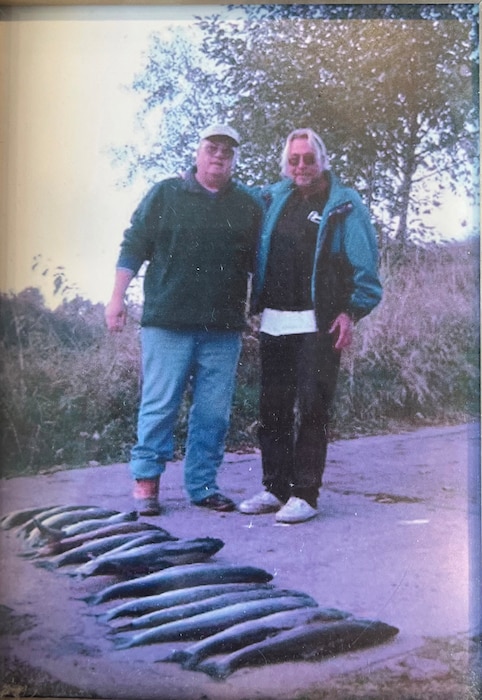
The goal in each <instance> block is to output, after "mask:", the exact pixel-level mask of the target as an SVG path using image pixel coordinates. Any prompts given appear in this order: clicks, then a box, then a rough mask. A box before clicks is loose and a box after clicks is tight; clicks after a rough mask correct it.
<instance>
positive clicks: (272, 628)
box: [159, 606, 351, 669]
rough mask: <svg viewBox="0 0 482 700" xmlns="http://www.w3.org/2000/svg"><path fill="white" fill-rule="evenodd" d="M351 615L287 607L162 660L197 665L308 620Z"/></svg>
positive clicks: (318, 608)
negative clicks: (209, 658)
mask: <svg viewBox="0 0 482 700" xmlns="http://www.w3.org/2000/svg"><path fill="white" fill-rule="evenodd" d="M348 617H351V615H350V613H347V612H343V611H342V610H337V609H336V608H322V607H319V606H318V607H316V608H297V609H295V610H283V611H282V612H276V613H273V614H272V615H265V616H264V617H261V618H260V619H258V620H247V621H246V622H239V623H238V624H236V625H232V626H231V627H228V629H226V630H222V631H221V632H218V633H217V634H213V635H211V636H210V637H207V638H206V639H202V640H201V641H199V642H196V643H194V644H190V645H189V646H188V647H185V648H184V649H175V650H174V651H173V652H171V653H170V654H168V656H165V657H164V658H162V659H159V661H160V662H168V661H177V662H179V663H181V664H182V666H183V668H188V669H193V668H195V667H196V666H197V664H198V663H199V662H200V661H202V660H203V659H205V658H206V657H208V656H214V655H215V654H221V653H223V654H227V653H229V652H232V651H236V650H237V649H240V648H241V647H245V646H248V645H249V644H254V643H255V642H261V641H263V639H266V638H267V637H271V636H273V635H274V634H276V633H278V632H280V631H282V630H288V629H292V628H293V627H297V626H299V625H303V624H306V623H308V622H317V621H332V620H344V619H346V618H348Z"/></svg>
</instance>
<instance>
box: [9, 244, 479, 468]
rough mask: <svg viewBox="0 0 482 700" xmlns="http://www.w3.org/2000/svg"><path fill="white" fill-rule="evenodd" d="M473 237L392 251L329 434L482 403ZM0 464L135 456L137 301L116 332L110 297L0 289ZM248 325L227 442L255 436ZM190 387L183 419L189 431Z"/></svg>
mask: <svg viewBox="0 0 482 700" xmlns="http://www.w3.org/2000/svg"><path fill="white" fill-rule="evenodd" d="M477 260H478V246H477V245H475V244H474V243H466V244H452V245H445V246H434V247H431V248H427V249H424V248H421V247H414V248H413V249H409V250H408V251H405V253H404V254H403V256H396V255H394V254H393V253H392V251H390V250H388V251H387V250H386V251H384V255H383V262H382V265H381V274H382V278H383V286H384V299H383V301H382V303H381V304H380V305H379V307H378V308H377V309H376V310H375V311H374V312H373V313H372V314H370V316H368V317H367V318H366V319H363V320H362V321H361V322H360V323H359V324H358V326H357V330H356V334H355V340H354V344H353V346H352V348H351V349H350V350H349V351H348V352H346V353H345V354H344V356H343V360H342V367H341V372H340V380H339V384H338V390H337V397H336V401H335V405H334V411H333V423H332V434H333V436H334V437H338V438H340V437H345V438H346V437H353V436H357V435H364V434H376V433H385V432H389V431H390V432H393V431H396V430H398V429H400V428H402V427H403V428H404V429H405V428H406V427H407V426H420V425H435V424H443V423H445V424H450V423H454V422H464V421H468V420H473V419H474V418H477V417H478V415H479V318H478V266H477V262H476V261H477ZM0 302H1V303H0V331H1V335H0V343H1V345H0V347H1V349H2V355H1V360H2V362H1V366H0V381H1V398H0V416H1V418H0V420H1V424H0V428H1V435H0V449H1V454H2V459H3V463H2V474H3V476H17V475H21V474H33V473H37V472H38V471H41V470H43V469H46V468H50V467H53V466H62V467H71V466H82V465H86V464H89V463H92V462H93V461H94V462H98V463H100V464H108V463H111V462H117V461H127V460H128V458H129V450H130V447H131V445H132V443H133V441H134V440H135V424H136V417H137V407H138V400H139V389H140V378H139V375H140V369H139V368H140V364H139V342H138V310H137V309H135V308H133V309H132V310H131V314H130V318H129V325H128V328H127V329H126V330H125V331H124V332H123V333H122V334H121V335H118V336H111V335H109V334H108V333H107V332H106V330H105V328H104V320H103V313H104V309H103V306H102V305H100V304H97V305H93V304H91V303H90V302H89V301H86V300H84V299H82V298H79V297H77V298H76V299H74V300H73V301H69V302H67V301H64V302H63V303H62V304H61V305H60V306H59V307H58V308H57V309H55V310H50V309H47V308H46V307H45V305H44V302H43V299H42V297H41V295H40V292H39V291H38V290H37V289H27V290H24V291H23V292H21V293H20V294H18V295H8V296H7V295H3V296H2V297H1V298H0ZM256 321H257V319H251V322H250V327H249V328H248V330H247V331H246V333H245V334H244V337H243V350H242V354H241V358H240V363H239V371H238V383H237V389H236V395H235V398H234V403H233V410H232V419H231V426H230V430H229V434H228V438H227V449H228V450H233V451H234V450H250V449H253V448H254V447H255V446H256V445H257V440H256V428H257V415H258V377H259V357H258V332H257V323H256ZM188 411H189V395H188V394H186V397H185V400H184V402H183V406H182V410H181V412H180V416H179V421H178V425H177V429H176V444H177V454H178V456H180V455H181V454H182V449H183V446H184V440H185V436H186V431H187V418H188Z"/></svg>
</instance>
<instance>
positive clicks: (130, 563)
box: [73, 537, 224, 578]
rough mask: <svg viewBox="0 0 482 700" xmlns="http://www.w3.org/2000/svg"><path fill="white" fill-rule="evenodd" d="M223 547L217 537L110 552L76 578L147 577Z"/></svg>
mask: <svg viewBox="0 0 482 700" xmlns="http://www.w3.org/2000/svg"><path fill="white" fill-rule="evenodd" d="M222 547H224V542H223V541H222V540H220V539H217V538H214V537H199V538H197V539H193V540H177V541H176V542H157V543H156V542H154V543H152V544H145V545H143V546H139V547H134V548H133V547H131V546H129V548H127V547H123V548H122V551H117V552H110V553H109V552H108V553H107V554H105V555H103V556H100V557H97V558H96V559H94V560H93V561H90V562H87V563H86V564H83V565H82V566H80V567H78V568H77V569H76V570H75V571H74V572H73V575H76V576H78V577H81V578H87V577H88V576H102V575H108V574H119V573H121V574H123V575H124V574H129V575H137V574H148V573H150V572H152V571H156V570H157V569H159V568H160V567H162V568H165V567H168V566H176V565H182V564H194V563H196V562H200V561H205V560H206V559H208V558H209V557H212V556H213V555H214V554H216V552H219V550H220V549H221V548H222Z"/></svg>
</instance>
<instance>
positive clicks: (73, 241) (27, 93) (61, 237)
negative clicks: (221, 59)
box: [2, 5, 470, 302]
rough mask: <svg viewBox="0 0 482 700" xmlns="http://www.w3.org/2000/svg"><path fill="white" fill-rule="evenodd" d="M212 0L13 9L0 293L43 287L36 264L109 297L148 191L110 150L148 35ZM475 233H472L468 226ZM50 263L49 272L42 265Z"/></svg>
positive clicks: (448, 225) (449, 220) (124, 136)
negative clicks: (121, 179) (123, 176)
mask: <svg viewBox="0 0 482 700" xmlns="http://www.w3.org/2000/svg"><path fill="white" fill-rule="evenodd" d="M221 11H222V8H221V7H219V6H217V7H214V6H212V7H208V6H202V7H199V6H197V7H196V6H192V7H189V6H184V7H183V6H178V5H173V6H169V7H162V6H160V7H159V6H157V7H144V8H142V7H135V6H129V7H105V6H104V7H62V8H45V7H44V8H13V10H12V12H13V19H12V20H11V21H9V22H8V26H7V30H8V40H9V43H8V55H9V59H10V62H9V67H8V73H7V77H8V80H9V100H8V120H9V121H8V124H7V145H8V152H7V166H8V192H7V219H8V227H7V236H6V246H7V250H6V259H5V262H6V279H5V280H2V291H13V292H19V291H21V290H22V289H24V288H25V287H27V286H39V287H41V288H42V291H44V294H46V295H47V291H48V289H50V288H51V287H52V283H51V277H49V276H47V277H46V278H43V277H42V276H41V275H40V273H39V272H38V271H36V272H32V270H31V267H32V264H33V260H34V257H35V256H37V255H41V256H42V264H43V266H44V267H49V269H51V270H54V269H55V268H56V267H57V266H63V267H64V268H65V274H66V276H67V279H68V281H69V282H70V283H71V284H72V285H74V286H75V287H76V288H77V289H78V290H79V293H80V294H81V295H82V296H84V297H86V298H89V299H91V300H92V301H104V302H106V301H107V300H108V298H109V295H110V291H111V286H112V280H113V272H114V265H115V260H116V258H117V254H118V247H119V243H120V240H121V236H122V232H123V230H124V229H125V227H126V226H127V225H128V221H129V218H130V215H131V213H132V210H133V208H134V207H135V205H136V204H137V202H138V200H139V198H140V196H141V195H142V193H143V191H142V190H141V189H140V188H139V186H138V187H137V188H136V189H133V188H130V189H119V188H118V187H116V177H117V176H118V173H117V172H116V171H114V170H113V169H112V166H111V164H110V161H109V158H108V157H107V156H106V155H105V148H106V147H107V146H109V145H111V144H114V143H115V144H119V143H123V142H126V143H127V142H131V141H132V140H133V139H135V133H134V113H135V108H136V103H135V100H134V99H133V96H132V94H129V92H128V91H125V90H122V89H121V86H122V85H128V84H129V83H130V82H131V80H132V77H133V75H134V74H135V72H136V71H137V70H138V69H139V68H140V66H141V64H142V52H143V51H144V50H145V49H146V47H147V39H148V36H149V34H150V33H151V32H153V31H156V32H163V31H166V28H167V27H168V26H169V24H171V23H172V22H181V23H182V24H187V23H188V22H191V21H192V17H193V15H195V14H200V13H201V12H204V13H208V14H209V13H213V12H216V13H220V12H221ZM451 201H452V200H449V199H448V200H447V207H446V209H445V211H443V212H442V213H441V214H440V215H439V223H440V227H441V230H442V234H444V233H445V234H446V235H452V234H453V235H455V234H456V233H457V232H458V231H462V230H463V229H461V227H460V221H461V220H463V219H467V218H468V217H469V218H470V215H469V212H468V211H466V210H465V208H464V205H463V203H460V202H458V201H456V202H455V203H454V204H451ZM465 231H467V229H465ZM42 269H43V268H42Z"/></svg>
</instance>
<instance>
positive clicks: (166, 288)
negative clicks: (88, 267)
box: [117, 170, 261, 330]
mask: <svg viewBox="0 0 482 700" xmlns="http://www.w3.org/2000/svg"><path fill="white" fill-rule="evenodd" d="M260 219H261V208H260V206H259V204H258V203H257V200H256V198H255V196H254V195H252V194H251V193H250V192H249V191H248V189H247V188H246V187H244V185H241V184H240V183H238V182H236V181H230V182H229V183H228V185H227V186H226V187H225V188H224V189H223V190H222V191H220V192H218V193H216V194H211V193H210V192H208V190H206V189H205V188H203V187H202V186H201V185H200V184H199V183H198V182H197V180H196V179H195V177H194V170H193V171H192V172H191V173H189V174H188V176H187V177H186V178H181V177H179V178H170V179H168V180H163V181H162V182H160V183H158V184H157V185H155V186H154V187H153V188H152V189H151V190H150V191H149V192H148V194H147V195H146V197H145V198H144V199H143V201H142V202H141V203H140V205H139V207H138V208H137V209H136V211H135V212H134V214H133V216H132V219H131V226H130V227H129V228H128V229H127V230H126V231H125V233H124V239H123V242H122V244H121V251H120V255H119V258H118V262H117V267H118V268H125V269H129V270H131V271H132V272H133V273H134V274H136V273H137V272H138V270H139V268H140V267H141V265H142V264H143V263H144V261H148V263H149V264H148V267H147V271H146V275H145V279H144V309H143V314H142V320H141V323H142V325H143V326H157V327H165V328H177V329H200V328H205V329H213V330H214V329H217V330H242V329H243V328H244V324H245V315H246V296H247V281H248V274H249V272H251V271H252V269H253V265H254V258H255V251H256V244H257V239H258V235H259V230H260Z"/></svg>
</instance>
